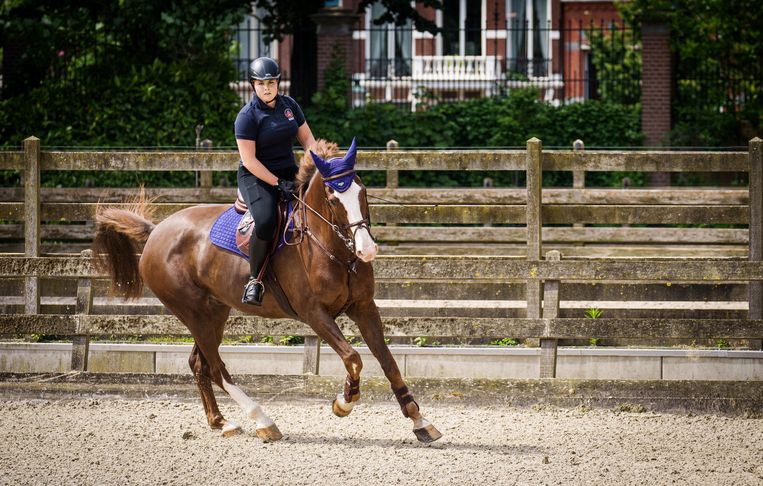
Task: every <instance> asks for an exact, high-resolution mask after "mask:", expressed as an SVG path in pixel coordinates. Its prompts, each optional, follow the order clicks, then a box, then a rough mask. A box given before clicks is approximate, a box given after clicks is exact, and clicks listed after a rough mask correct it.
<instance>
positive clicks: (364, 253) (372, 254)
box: [355, 243, 379, 262]
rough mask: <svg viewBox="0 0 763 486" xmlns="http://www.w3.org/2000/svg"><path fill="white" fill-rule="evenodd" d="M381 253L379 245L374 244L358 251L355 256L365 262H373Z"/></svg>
mask: <svg viewBox="0 0 763 486" xmlns="http://www.w3.org/2000/svg"><path fill="white" fill-rule="evenodd" d="M378 252H379V245H377V244H376V243H372V244H371V246H370V247H368V248H363V249H362V250H357V251H356V252H355V254H356V255H357V256H358V258H360V259H361V260H363V261H364V262H370V261H373V259H374V258H376V254H377V253H378Z"/></svg>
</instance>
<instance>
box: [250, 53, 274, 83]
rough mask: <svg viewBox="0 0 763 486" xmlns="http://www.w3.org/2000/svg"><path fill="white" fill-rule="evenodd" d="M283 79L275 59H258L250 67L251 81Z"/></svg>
mask: <svg viewBox="0 0 763 486" xmlns="http://www.w3.org/2000/svg"><path fill="white" fill-rule="evenodd" d="M255 79H257V80H266V79H275V80H280V79H281V69H280V68H279V67H278V63H277V62H276V61H275V59H271V58H269V57H258V58H257V59H255V60H254V61H252V63H251V64H250V65H249V81H254V80H255Z"/></svg>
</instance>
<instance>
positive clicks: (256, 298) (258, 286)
mask: <svg viewBox="0 0 763 486" xmlns="http://www.w3.org/2000/svg"><path fill="white" fill-rule="evenodd" d="M264 293H265V286H264V285H263V284H262V281H261V280H257V279H256V278H254V277H250V278H249V281H248V282H247V283H246V285H244V295H243V296H242V297H241V303H242V304H249V305H262V295H263V294H264Z"/></svg>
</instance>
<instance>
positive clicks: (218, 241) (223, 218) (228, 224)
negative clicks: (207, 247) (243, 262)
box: [209, 201, 293, 260]
mask: <svg viewBox="0 0 763 486" xmlns="http://www.w3.org/2000/svg"><path fill="white" fill-rule="evenodd" d="M291 211H292V204H291V201H290V202H289V206H288V209H287V218H288V216H289V215H290V214H291ZM243 217H244V215H243V214H238V213H237V212H236V209H235V208H234V207H233V206H231V207H230V209H227V210H226V211H225V212H224V213H223V214H221V215H220V216H219V217H218V218H217V219H216V220H215V222H214V223H213V224H212V229H211V230H210V231H209V239H210V240H211V241H212V243H213V244H214V245H215V246H217V247H219V248H222V249H223V250H228V251H230V252H232V253H235V254H236V255H239V256H241V257H244V258H246V259H247V260H249V255H245V254H243V253H242V252H241V250H239V249H238V247H237V246H236V230H237V229H238V224H239V223H240V222H241V218H243ZM254 224H255V227H256V225H257V221H255V222H254ZM292 229H293V228H292V225H291V224H290V225H289V229H288V231H287V232H286V233H287V238H289V239H291V233H292ZM285 244H286V242H285V241H284V238H283V231H282V228H281V229H279V231H278V246H277V247H276V251H275V253H277V252H278V251H279V250H280V249H281V248H282V247H283V246H284V245H285Z"/></svg>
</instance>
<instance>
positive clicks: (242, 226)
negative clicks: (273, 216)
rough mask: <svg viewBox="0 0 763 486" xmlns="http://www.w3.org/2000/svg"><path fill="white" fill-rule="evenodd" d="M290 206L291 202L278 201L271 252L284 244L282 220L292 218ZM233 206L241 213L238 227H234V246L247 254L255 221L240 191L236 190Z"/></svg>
mask: <svg viewBox="0 0 763 486" xmlns="http://www.w3.org/2000/svg"><path fill="white" fill-rule="evenodd" d="M291 206H292V205H291V203H289V202H288V201H284V200H283V199H281V200H279V201H278V226H277V227H278V234H277V236H276V238H275V239H274V241H273V248H271V249H270V253H271V254H272V253H274V252H275V250H277V249H278V248H280V246H282V245H283V244H284V241H285V240H284V241H282V237H281V235H282V234H283V233H284V222H285V221H289V220H290V219H293V218H290V217H289V216H290V214H291V211H292V207H291ZM233 208H234V209H235V210H236V213H238V214H243V216H242V217H241V221H240V222H239V223H238V227H237V228H236V247H237V248H238V249H239V251H240V252H241V253H243V254H244V255H247V256H248V255H249V241H250V240H251V238H252V232H253V231H254V228H255V221H254V217H252V213H251V212H249V209H248V208H247V206H246V202H245V201H244V198H243V196H242V195H241V191H238V194H237V197H236V202H234V203H233ZM289 222H292V221H289ZM291 229H293V228H291V227H290V228H287V230H291Z"/></svg>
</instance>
